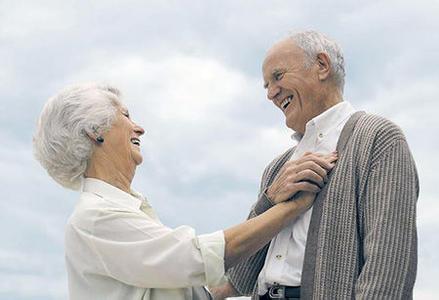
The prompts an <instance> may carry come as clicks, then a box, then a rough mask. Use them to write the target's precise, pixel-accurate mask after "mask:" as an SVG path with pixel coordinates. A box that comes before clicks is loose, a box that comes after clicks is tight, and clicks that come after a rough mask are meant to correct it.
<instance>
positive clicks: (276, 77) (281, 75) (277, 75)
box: [274, 73, 284, 80]
mask: <svg viewBox="0 0 439 300" xmlns="http://www.w3.org/2000/svg"><path fill="white" fill-rule="evenodd" d="M282 77H284V73H276V74H274V79H276V80H281V79H282Z"/></svg>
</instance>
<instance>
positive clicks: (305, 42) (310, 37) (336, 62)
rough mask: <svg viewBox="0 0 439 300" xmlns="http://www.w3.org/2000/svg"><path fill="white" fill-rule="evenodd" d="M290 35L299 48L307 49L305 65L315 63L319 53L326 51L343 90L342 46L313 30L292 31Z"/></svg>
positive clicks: (336, 79) (333, 73) (337, 81)
mask: <svg viewBox="0 0 439 300" xmlns="http://www.w3.org/2000/svg"><path fill="white" fill-rule="evenodd" d="M289 37H290V38H291V39H292V40H293V41H294V42H295V43H296V45H297V46H298V47H299V48H301V49H302V50H303V51H305V55H306V62H305V66H307V67H310V66H311V65H312V64H313V63H315V60H316V58H317V54H319V53H326V54H327V55H328V56H329V59H330V62H331V67H332V76H333V79H334V81H335V83H336V84H337V86H338V87H339V88H340V90H341V91H342V92H343V88H344V78H345V66H344V57H343V52H342V50H341V48H340V46H339V45H338V44H337V43H336V42H335V41H334V40H331V39H330V38H328V37H327V36H325V35H324V34H322V33H320V32H317V31H312V30H307V31H299V32H293V33H290V36H289Z"/></svg>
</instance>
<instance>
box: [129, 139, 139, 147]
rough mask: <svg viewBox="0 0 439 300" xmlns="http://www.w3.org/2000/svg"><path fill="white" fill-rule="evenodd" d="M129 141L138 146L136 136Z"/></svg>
mask: <svg viewBox="0 0 439 300" xmlns="http://www.w3.org/2000/svg"><path fill="white" fill-rule="evenodd" d="M131 143H133V144H134V145H137V146H140V140H139V139H138V138H132V139H131Z"/></svg>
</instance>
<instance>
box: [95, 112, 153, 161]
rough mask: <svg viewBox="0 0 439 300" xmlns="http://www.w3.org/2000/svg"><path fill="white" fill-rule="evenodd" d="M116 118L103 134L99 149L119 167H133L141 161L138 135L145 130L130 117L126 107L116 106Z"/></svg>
mask: <svg viewBox="0 0 439 300" xmlns="http://www.w3.org/2000/svg"><path fill="white" fill-rule="evenodd" d="M116 109H117V111H116V118H115V120H114V122H113V125H112V126H111V129H110V130H109V131H108V132H106V133H105V134H104V135H103V138H104V143H102V145H101V147H102V148H101V150H103V151H104V153H105V154H106V156H108V158H109V159H110V160H111V161H112V162H114V163H116V165H117V166H118V167H120V168H126V167H135V166H137V165H140V164H141V163H142V160H143V158H142V154H141V152H140V136H141V135H143V134H144V133H145V130H144V129H143V128H142V127H140V126H139V125H137V124H136V123H134V122H133V121H132V120H131V119H130V115H129V112H128V109H127V108H126V107H125V106H124V105H123V104H120V105H117V106H116Z"/></svg>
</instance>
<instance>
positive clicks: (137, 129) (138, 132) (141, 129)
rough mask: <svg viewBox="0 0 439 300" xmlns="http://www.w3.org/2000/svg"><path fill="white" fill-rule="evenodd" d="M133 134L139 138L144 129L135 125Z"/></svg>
mask: <svg viewBox="0 0 439 300" xmlns="http://www.w3.org/2000/svg"><path fill="white" fill-rule="evenodd" d="M134 132H136V133H137V134H138V135H139V136H141V135H143V134H144V133H145V129H143V128H142V127H141V126H139V125H137V124H135V127H134Z"/></svg>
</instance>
